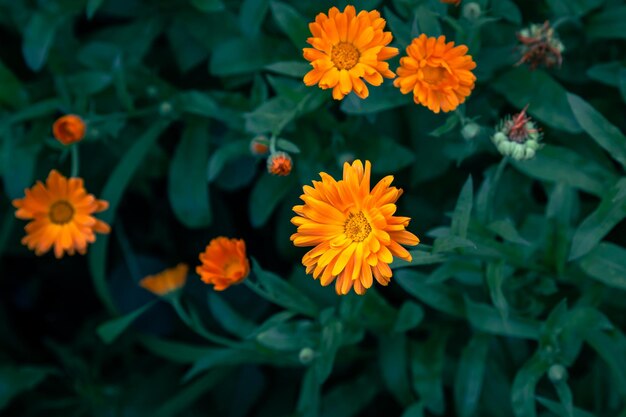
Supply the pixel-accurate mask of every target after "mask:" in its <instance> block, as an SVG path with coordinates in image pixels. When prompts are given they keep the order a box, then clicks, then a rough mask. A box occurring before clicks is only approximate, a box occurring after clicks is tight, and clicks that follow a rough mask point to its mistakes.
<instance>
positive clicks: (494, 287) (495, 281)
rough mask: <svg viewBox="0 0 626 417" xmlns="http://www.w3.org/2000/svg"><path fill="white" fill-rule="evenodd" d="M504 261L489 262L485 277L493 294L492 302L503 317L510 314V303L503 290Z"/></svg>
mask: <svg viewBox="0 0 626 417" xmlns="http://www.w3.org/2000/svg"><path fill="white" fill-rule="evenodd" d="M503 269H504V262H502V261H500V262H490V263H488V264H487V271H486V273H485V278H486V280H487V287H488V288H489V295H490V296H491V302H492V303H493V305H494V306H496V309H498V313H500V315H501V316H502V318H503V319H505V320H506V318H507V317H508V315H509V304H508V303H507V301H506V298H505V297H504V292H503V291H502V285H503V284H504V279H505V276H504V272H503Z"/></svg>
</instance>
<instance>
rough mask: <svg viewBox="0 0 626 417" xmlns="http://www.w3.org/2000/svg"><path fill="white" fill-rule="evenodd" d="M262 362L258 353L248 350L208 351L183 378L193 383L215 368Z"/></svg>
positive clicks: (221, 349)
mask: <svg viewBox="0 0 626 417" xmlns="http://www.w3.org/2000/svg"><path fill="white" fill-rule="evenodd" d="M257 362H262V361H261V360H260V356H259V354H258V353H257V351H254V350H250V349H246V350H243V349H241V350H239V349H225V348H212V349H207V351H206V353H205V355H204V356H203V357H202V358H201V359H198V360H197V361H195V362H194V364H193V366H192V367H191V369H189V371H187V373H186V374H185V375H184V376H183V378H182V382H183V383H184V382H188V381H191V380H192V379H193V378H195V377H196V376H198V375H200V374H202V373H204V372H207V371H211V370H215V368H219V367H223V366H234V365H240V364H242V363H247V364H252V363H257Z"/></svg>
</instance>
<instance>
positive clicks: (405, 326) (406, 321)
mask: <svg viewBox="0 0 626 417" xmlns="http://www.w3.org/2000/svg"><path fill="white" fill-rule="evenodd" d="M423 318H424V309H423V308H422V307H420V305H419V304H417V303H414V302H413V301H405V302H404V303H402V307H400V311H399V312H398V318H397V319H396V323H395V324H394V326H393V331H394V332H396V333H404V332H407V331H409V330H411V329H414V328H415V327H417V326H418V325H419V324H420V323H421V322H422V320H423Z"/></svg>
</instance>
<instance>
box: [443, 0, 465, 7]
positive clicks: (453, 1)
mask: <svg viewBox="0 0 626 417" xmlns="http://www.w3.org/2000/svg"><path fill="white" fill-rule="evenodd" d="M439 1H441V2H442V3H447V4H454V5H455V6H458V5H459V4H461V0H439Z"/></svg>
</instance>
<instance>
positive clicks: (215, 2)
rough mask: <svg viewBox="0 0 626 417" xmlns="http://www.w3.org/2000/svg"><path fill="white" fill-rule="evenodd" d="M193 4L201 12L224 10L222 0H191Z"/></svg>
mask: <svg viewBox="0 0 626 417" xmlns="http://www.w3.org/2000/svg"><path fill="white" fill-rule="evenodd" d="M190 2H191V4H192V5H193V6H194V7H195V8H196V9H198V10H200V11H201V12H205V13H211V12H219V11H220V10H224V3H222V0H190Z"/></svg>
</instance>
